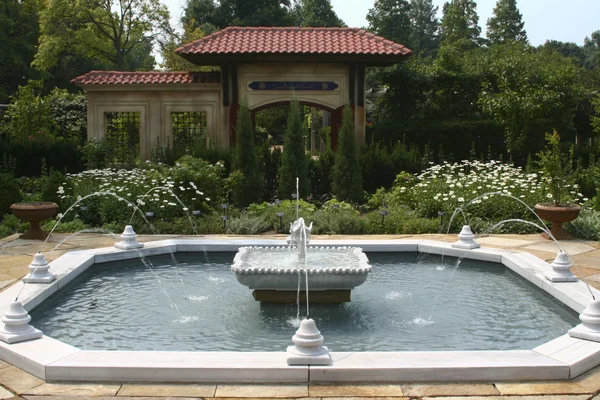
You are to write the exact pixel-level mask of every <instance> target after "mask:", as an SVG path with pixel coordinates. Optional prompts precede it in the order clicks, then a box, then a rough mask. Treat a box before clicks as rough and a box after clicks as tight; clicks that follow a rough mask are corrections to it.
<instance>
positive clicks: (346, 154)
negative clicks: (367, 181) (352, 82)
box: [332, 105, 363, 203]
mask: <svg viewBox="0 0 600 400" xmlns="http://www.w3.org/2000/svg"><path fill="white" fill-rule="evenodd" d="M332 189H333V194H334V195H335V196H336V197H337V198H338V199H341V200H344V201H350V202H354V203H358V202H360V201H361V200H362V198H363V186H362V176H361V172H360V165H359V162H358V155H357V152H356V148H355V144H354V122H353V112H352V109H351V108H350V105H346V106H345V107H344V113H343V117H342V127H341V128H340V130H339V138H338V149H337V151H336V154H335V164H334V165H333V170H332Z"/></svg>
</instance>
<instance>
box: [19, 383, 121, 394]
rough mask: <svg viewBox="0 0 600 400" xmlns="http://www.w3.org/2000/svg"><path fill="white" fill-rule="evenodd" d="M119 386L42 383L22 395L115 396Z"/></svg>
mask: <svg viewBox="0 0 600 400" xmlns="http://www.w3.org/2000/svg"><path fill="white" fill-rule="evenodd" d="M120 388H121V385H119V384H85V383H44V384H43V385H39V386H37V387H35V388H33V389H29V390H26V391H24V392H23V394H25V395H28V394H38V395H63V396H64V395H68V396H92V397H96V396H116V394H117V392H118V391H119V389H120Z"/></svg>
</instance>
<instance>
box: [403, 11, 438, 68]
mask: <svg viewBox="0 0 600 400" xmlns="http://www.w3.org/2000/svg"><path fill="white" fill-rule="evenodd" d="M437 11H438V7H434V6H433V2H432V0H412V1H411V3H410V13H409V15H410V20H411V25H412V29H411V33H410V39H409V42H408V43H410V46H409V48H410V49H411V50H412V51H413V54H415V55H422V56H432V55H434V54H435V51H436V50H437V46H438V41H439V37H438V30H439V26H440V22H439V20H438V19H437V17H436V15H437Z"/></svg>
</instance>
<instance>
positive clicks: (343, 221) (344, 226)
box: [313, 205, 365, 235]
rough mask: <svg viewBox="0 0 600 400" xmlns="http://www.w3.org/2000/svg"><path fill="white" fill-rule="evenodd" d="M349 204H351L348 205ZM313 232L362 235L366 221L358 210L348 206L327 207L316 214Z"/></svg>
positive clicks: (317, 233)
mask: <svg viewBox="0 0 600 400" xmlns="http://www.w3.org/2000/svg"><path fill="white" fill-rule="evenodd" d="M348 206H349V205H348ZM313 219H314V221H315V224H314V227H313V233H314V234H316V235H323V234H325V235H361V234H363V233H365V226H364V222H363V220H362V219H361V217H360V214H359V213H358V211H356V210H354V209H352V207H347V208H342V207H340V208H331V207H326V208H323V209H321V210H319V211H317V212H316V213H315V214H314V217H313Z"/></svg>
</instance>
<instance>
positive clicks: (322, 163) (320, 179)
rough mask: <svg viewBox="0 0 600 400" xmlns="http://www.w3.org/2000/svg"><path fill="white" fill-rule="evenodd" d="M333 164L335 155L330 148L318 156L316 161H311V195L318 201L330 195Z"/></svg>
mask: <svg viewBox="0 0 600 400" xmlns="http://www.w3.org/2000/svg"><path fill="white" fill-rule="evenodd" d="M334 164H335V153H334V152H333V151H332V150H331V149H330V148H328V149H327V150H326V151H324V152H322V153H321V154H319V158H318V159H317V160H313V168H312V177H311V183H312V185H313V186H312V193H313V195H314V196H315V197H316V198H317V199H319V200H322V199H324V198H327V197H329V196H330V195H331V193H332V189H331V172H332V171H333V165H334Z"/></svg>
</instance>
